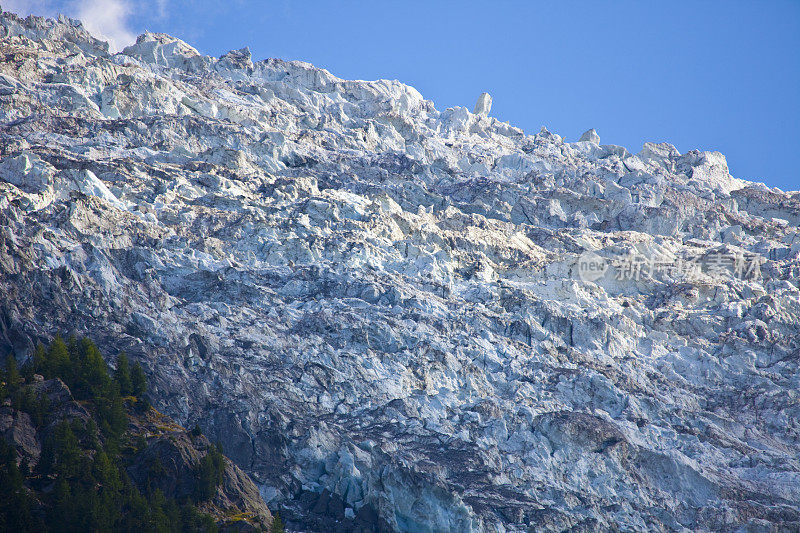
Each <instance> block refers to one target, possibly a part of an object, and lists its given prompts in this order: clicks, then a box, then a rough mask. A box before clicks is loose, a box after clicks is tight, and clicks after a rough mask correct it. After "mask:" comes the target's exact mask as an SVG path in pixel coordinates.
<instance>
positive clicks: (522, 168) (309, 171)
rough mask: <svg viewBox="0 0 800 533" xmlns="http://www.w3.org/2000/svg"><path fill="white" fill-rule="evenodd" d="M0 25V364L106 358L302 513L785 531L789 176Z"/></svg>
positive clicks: (315, 523) (398, 521) (72, 25)
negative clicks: (119, 355)
mask: <svg viewBox="0 0 800 533" xmlns="http://www.w3.org/2000/svg"><path fill="white" fill-rule="evenodd" d="M0 28H2V29H0V34H2V35H3V39H2V41H0V53H1V54H2V56H0V57H3V60H2V62H0V71H2V74H3V78H2V81H0V124H2V126H0V178H2V180H3V181H0V353H3V352H5V351H13V352H14V353H15V354H16V355H17V356H18V357H19V358H20V359H23V358H25V357H26V356H27V354H29V353H30V350H31V349H32V348H33V346H34V345H35V342H36V341H37V340H39V339H43V338H46V337H47V338H49V337H50V336H51V335H52V334H53V333H54V332H56V331H62V332H65V333H68V332H69V331H64V330H70V329H72V328H75V329H77V330H78V331H79V332H84V331H91V332H92V336H93V337H94V338H95V339H96V340H97V341H98V343H99V344H100V345H101V346H103V347H109V348H110V347H113V348H114V349H115V350H123V349H124V350H125V351H126V352H127V353H128V354H129V355H131V357H132V358H135V359H136V360H138V361H140V362H141V363H142V364H143V365H144V366H145V368H146V369H147V372H148V374H149V376H150V377H151V378H152V380H153V382H154V385H153V387H152V392H153V399H154V403H155V404H156V405H157V407H158V408H159V409H160V410H162V411H163V412H165V413H166V414H168V415H170V416H172V417H174V418H175V419H176V420H177V421H178V422H179V423H181V424H183V425H184V426H185V427H193V426H194V424H195V423H198V424H199V425H200V426H201V428H202V429H203V432H204V433H205V434H206V435H208V437H209V439H210V440H211V441H217V440H219V441H221V442H222V443H223V446H224V449H225V451H226V453H227V454H229V456H230V457H231V459H233V460H234V461H235V462H236V463H237V464H238V465H239V466H240V467H242V469H243V470H244V471H246V472H247V473H248V474H250V475H251V476H252V477H253V478H254V480H255V481H256V483H257V484H258V486H259V490H260V493H261V495H262V497H263V498H264V499H265V500H267V501H268V502H269V503H270V504H271V505H275V506H280V507H281V508H282V509H286V510H287V513H289V514H291V516H288V515H287V518H290V520H289V522H290V526H293V527H295V528H297V529H306V530H324V529H325V528H324V527H323V526H321V525H320V524H321V522H320V521H319V517H320V516H322V517H334V521H335V520H345V519H347V520H357V519H358V517H359V516H361V517H362V518H363V520H362V521H361V522H359V523H361V524H366V523H369V524H371V525H370V526H369V527H373V528H374V529H379V528H382V527H386V528H389V529H393V530H402V531H420V530H422V531H525V530H528V529H534V530H552V531H561V530H565V529H574V530H579V531H580V530H585V531H589V530H592V531H594V530H598V529H614V528H617V529H621V530H641V531H643V530H736V529H738V528H744V529H747V528H750V529H759V528H765V529H767V528H769V527H773V526H774V527H775V528H779V527H784V528H787V529H791V528H793V527H794V528H796V527H799V526H798V524H800V517H798V511H799V510H800V483H798V480H800V462H798V451H800V449H799V448H798V442H800V435H799V434H798V427H797V423H796V420H798V415H800V408H799V407H798V405H799V404H798V401H797V388H798V363H799V362H800V357H799V354H800V321H798V317H800V289H799V288H798V277H799V276H798V274H799V272H798V269H799V268H800V267H799V266H798V257H799V256H798V254H799V253H800V236H798V229H797V226H798V213H800V194H799V193H796V192H795V193H787V192H783V191H779V190H777V189H769V188H767V187H765V186H764V185H761V184H756V183H750V182H746V181H743V180H739V179H737V178H735V177H733V176H731V174H730V169H729V168H728V166H727V163H726V160H725V158H724V156H722V155H721V154H719V153H716V152H699V151H690V152H688V153H686V154H680V153H679V152H678V151H677V150H676V149H675V147H673V146H671V145H669V144H666V143H660V144H656V143H647V144H645V146H644V147H643V148H642V150H640V151H639V152H638V153H631V152H629V151H628V150H627V149H625V148H623V147H620V146H614V145H601V144H599V139H598V138H596V137H594V136H592V135H589V138H588V139H585V140H583V141H579V142H574V143H571V142H566V141H565V140H564V139H563V138H562V137H561V136H559V135H557V134H554V133H551V132H549V131H548V130H547V129H546V128H542V130H541V131H539V132H538V133H536V134H526V133H525V132H523V131H522V130H520V129H519V128H515V127H513V126H511V125H509V124H506V123H503V122H500V121H497V120H496V119H494V118H492V117H490V116H487V114H486V113H483V112H481V111H482V110H485V111H487V113H488V108H487V107H486V106H485V105H484V106H480V109H477V108H476V110H475V111H476V113H470V112H469V110H468V109H466V108H463V107H456V108H450V109H445V110H437V109H436V108H435V107H434V106H433V104H432V102H430V101H427V100H425V99H424V98H423V97H422V96H421V95H420V94H419V93H418V92H417V91H416V90H414V89H413V88H411V87H408V86H406V85H403V84H401V83H399V82H397V81H387V80H379V81H374V82H367V81H348V80H342V79H339V78H337V77H335V76H334V75H332V74H331V73H329V72H327V71H325V70H322V69H317V68H315V67H313V66H312V65H309V64H307V63H302V62H298V61H282V60H277V59H268V60H264V61H253V58H252V57H250V54H249V51H246V50H240V51H234V52H231V53H228V54H226V55H225V56H223V57H222V58H219V59H217V58H213V57H208V56H204V55H202V54H200V53H199V52H197V51H196V50H194V49H193V48H191V47H190V46H189V45H187V44H185V43H182V42H181V41H179V40H178V39H175V38H172V37H169V36H165V35H156V34H146V35H144V36H142V37H140V39H139V40H138V42H137V44H136V45H133V47H131V48H128V49H126V50H125V51H123V52H122V53H119V54H113V55H111V54H109V53H108V47H107V45H105V44H104V43H100V42H99V41H97V40H95V39H93V38H92V37H91V36H89V35H88V34H87V33H86V32H85V31H84V30H83V29H82V27H81V26H80V24H79V23H77V22H75V21H61V22H57V21H51V20H45V19H40V18H35V17H33V18H28V19H19V18H17V17H16V16H14V15H12V14H8V13H4V14H2V18H0ZM484 103H485V101H484ZM100 185H102V187H101V186H100ZM587 272H590V273H592V274H591V275H590V276H586V275H585V274H586V273H587ZM596 274H599V275H596ZM179 440H180V439H179ZM173 444H174V443H173ZM165 445H167V444H166V443H165ZM170 446H172V444H170ZM171 449H172V448H171ZM179 452H180V449H172V451H171V452H169V453H172V454H180V453H182V452H180V453H179ZM187 460H188V459H187ZM323 495H325V496H323ZM318 502H321V503H319V505H318V506H317V503H318ZM317 507H318V509H316V511H315V508H317ZM367 517H369V519H367ZM359 520H360V519H359Z"/></svg>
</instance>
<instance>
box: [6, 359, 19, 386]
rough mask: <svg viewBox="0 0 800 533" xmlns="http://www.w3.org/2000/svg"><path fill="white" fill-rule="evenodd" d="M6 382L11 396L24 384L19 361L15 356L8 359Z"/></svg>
mask: <svg viewBox="0 0 800 533" xmlns="http://www.w3.org/2000/svg"><path fill="white" fill-rule="evenodd" d="M5 381H6V390H8V392H9V393H10V394H13V393H15V392H16V391H17V389H18V388H19V385H20V383H21V382H22V376H20V375H19V369H18V368H17V360H16V359H15V358H14V356H13V355H9V356H8V357H6V372H5Z"/></svg>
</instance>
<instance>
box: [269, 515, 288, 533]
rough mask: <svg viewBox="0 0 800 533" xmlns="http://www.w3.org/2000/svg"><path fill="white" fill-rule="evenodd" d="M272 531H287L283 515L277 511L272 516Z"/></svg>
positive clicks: (271, 532)
mask: <svg viewBox="0 0 800 533" xmlns="http://www.w3.org/2000/svg"><path fill="white" fill-rule="evenodd" d="M269 531H270V533H285V531H286V528H285V527H284V525H283V520H281V515H280V514H278V513H275V515H274V516H273V517H272V525H271V526H270V527H269Z"/></svg>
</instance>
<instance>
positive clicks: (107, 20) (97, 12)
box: [74, 0, 136, 50]
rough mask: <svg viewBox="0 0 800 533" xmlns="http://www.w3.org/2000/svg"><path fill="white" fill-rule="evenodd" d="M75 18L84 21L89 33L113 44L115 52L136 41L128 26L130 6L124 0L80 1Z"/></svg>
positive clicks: (134, 34)
mask: <svg viewBox="0 0 800 533" xmlns="http://www.w3.org/2000/svg"><path fill="white" fill-rule="evenodd" d="M76 4H77V6H76V9H75V15H74V16H75V17H76V18H79V19H80V20H82V21H83V25H84V26H85V27H86V29H87V30H89V32H90V33H91V34H93V35H95V36H97V37H99V38H101V39H104V40H106V41H108V42H109V44H111V48H113V49H114V50H122V49H123V48H125V47H126V46H128V45H129V44H132V43H133V42H134V41H135V40H136V33H134V32H133V31H132V30H131V29H130V28H129V26H128V17H129V16H130V14H131V8H130V5H128V3H127V2H125V1H123V0H78V1H77V2H76Z"/></svg>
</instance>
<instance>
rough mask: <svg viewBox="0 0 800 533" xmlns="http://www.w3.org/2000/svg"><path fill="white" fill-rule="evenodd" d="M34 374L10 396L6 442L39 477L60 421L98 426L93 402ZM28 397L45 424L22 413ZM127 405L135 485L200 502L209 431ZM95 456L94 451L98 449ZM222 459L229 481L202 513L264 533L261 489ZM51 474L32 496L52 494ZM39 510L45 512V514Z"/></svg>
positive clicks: (0, 426) (38, 479) (4, 418)
mask: <svg viewBox="0 0 800 533" xmlns="http://www.w3.org/2000/svg"><path fill="white" fill-rule="evenodd" d="M35 377H36V378H38V379H36V380H35V381H34V382H33V383H30V384H23V385H22V386H21V388H20V390H18V391H15V392H14V394H13V397H14V398H16V400H15V401H12V399H11V398H8V399H6V400H5V402H4V404H3V405H2V406H0V438H2V439H3V440H4V441H5V442H6V443H7V444H9V445H10V446H11V447H12V449H13V450H14V452H15V457H16V462H17V464H20V465H21V464H22V463H23V462H24V463H25V464H26V465H27V470H26V471H25V472H32V471H34V469H35V468H36V467H37V465H38V463H39V460H40V457H41V455H42V450H43V448H44V447H45V446H46V441H48V439H50V438H51V437H52V436H53V435H54V431H55V429H56V427H57V426H59V424H62V423H63V422H67V423H69V424H71V425H72V427H75V422H76V421H77V422H79V425H78V427H87V422H90V421H91V422H92V423H94V427H95V428H97V427H98V426H99V424H98V423H97V420H95V419H94V416H93V414H92V413H90V412H89V410H87V408H86V407H85V405H90V404H91V402H78V401H76V400H75V399H74V398H73V396H72V393H71V392H70V390H69V388H68V387H67V386H66V385H65V384H64V382H63V381H61V380H60V379H58V378H55V379H49V380H42V379H41V376H38V375H35ZM26 395H28V396H30V397H31V398H32V402H31V403H30V405H28V406H27V408H29V409H31V410H33V411H36V412H37V416H40V417H41V419H40V420H38V422H36V421H34V420H33V419H32V416H31V414H29V413H28V412H26V411H25V410H23V409H24V408H26V407H25V406H23V405H14V404H15V403H16V404H20V403H21V402H22V400H21V398H24V397H25V396H26ZM127 402H128V408H127V416H128V422H129V427H128V428H127V430H126V431H125V433H124V434H123V439H122V440H123V442H124V443H126V444H127V445H128V446H129V447H135V446H139V447H140V449H136V450H135V451H133V452H132V453H127V454H126V456H125V459H124V463H125V468H126V470H127V473H128V475H129V476H130V479H131V481H132V482H133V484H134V485H135V486H136V487H137V488H138V489H139V490H140V491H141V492H142V493H143V494H149V493H150V492H151V491H154V490H156V489H158V490H161V492H162V493H163V495H165V496H166V497H167V498H169V499H171V500H175V501H178V502H185V501H192V500H196V499H197V495H198V490H199V488H198V484H199V482H200V481H199V479H200V478H199V474H198V471H199V465H200V461H201V459H202V458H203V457H204V456H206V455H207V454H208V453H209V451H210V449H211V445H210V443H209V441H208V439H207V438H206V437H204V436H203V435H202V434H199V433H196V434H195V433H192V432H188V431H186V430H184V429H183V428H182V427H181V426H179V425H177V424H176V423H175V422H174V421H173V420H172V419H170V418H169V417H167V416H164V415H163V414H161V413H159V412H158V411H156V410H155V409H152V408H150V407H147V408H144V409H142V408H141V407H137V406H136V405H135V403H136V401H135V399H133V398H129V399H128V400H127ZM100 438H102V436H101V437H100ZM51 453H52V450H51ZM89 453H92V454H93V453H95V450H91V451H90V452H89ZM223 462H224V470H223V475H222V482H221V483H220V484H219V486H217V487H216V488H215V490H214V493H213V494H212V495H210V497H209V498H207V499H206V500H204V501H203V502H201V503H200V505H199V508H200V510H201V511H203V512H204V513H207V514H209V515H211V516H212V517H213V518H214V519H215V520H216V521H217V523H218V525H220V526H221V527H222V529H223V530H224V531H259V530H260V528H261V529H263V528H266V527H268V526H269V525H270V524H271V523H272V519H273V517H272V514H271V513H270V511H269V509H268V508H267V506H266V504H265V503H264V501H263V499H262V498H261V495H260V494H259V491H258V488H257V487H256V485H255V484H254V483H253V481H252V480H251V479H250V478H249V477H248V476H247V474H245V473H244V472H243V471H242V470H241V469H240V468H239V467H237V466H236V465H235V464H234V463H232V462H231V461H230V460H229V459H227V458H224V457H223ZM89 464H91V463H89ZM47 477H48V476H47V475H36V476H35V479H33V480H31V483H30V485H31V486H32V488H29V489H26V490H30V491H32V494H37V492H36V491H37V490H43V491H45V492H51V491H52V481H51V482H50V483H49V485H48V483H47V482H46V479H47ZM48 486H49V488H48ZM42 487H44V488H42ZM38 512H40V513H41V514H43V513H44V509H39V510H38Z"/></svg>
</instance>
